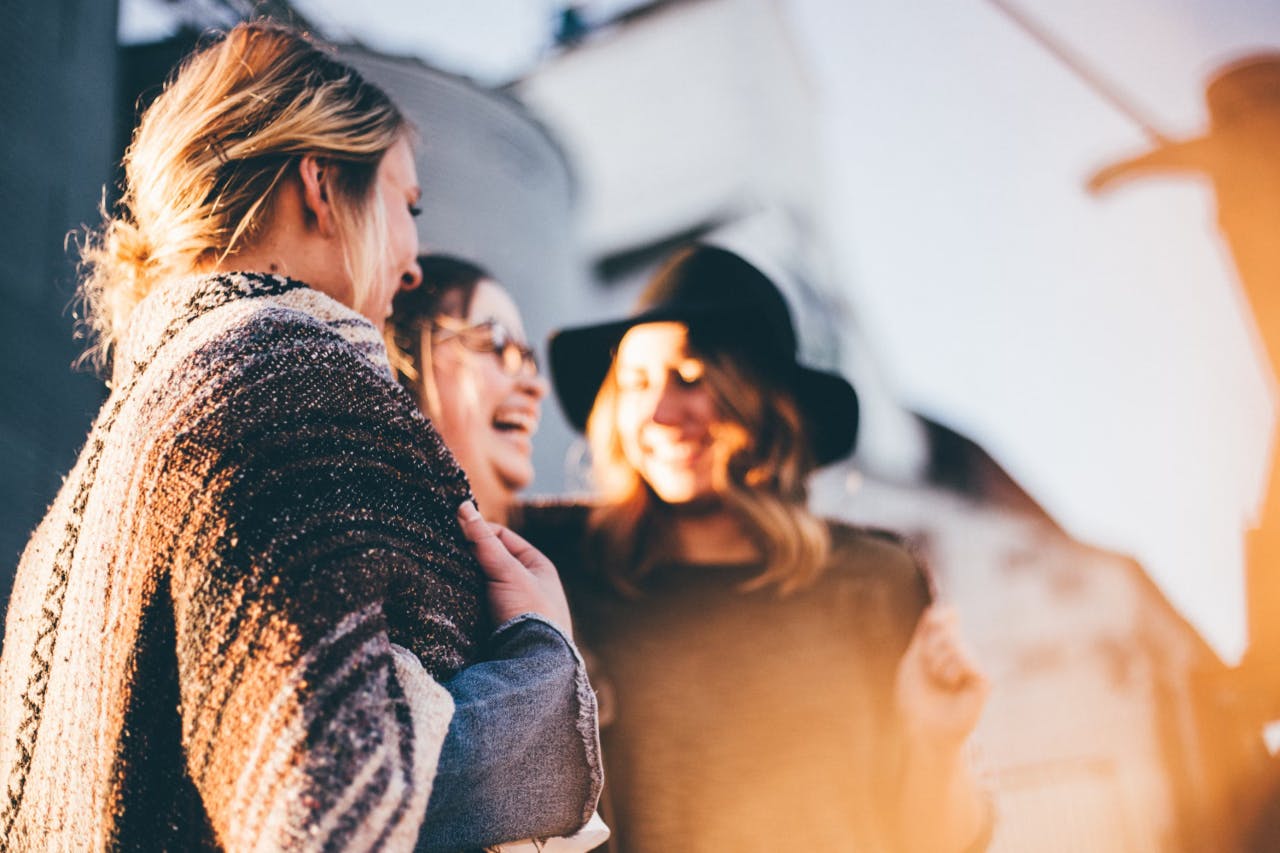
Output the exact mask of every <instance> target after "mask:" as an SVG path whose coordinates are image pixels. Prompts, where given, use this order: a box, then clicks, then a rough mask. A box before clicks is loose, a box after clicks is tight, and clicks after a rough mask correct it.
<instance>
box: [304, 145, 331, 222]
mask: <svg viewBox="0 0 1280 853" xmlns="http://www.w3.org/2000/svg"><path fill="white" fill-rule="evenodd" d="M332 170H333V163H332V161H330V160H326V159H324V158H321V157H317V156H316V155H314V154H304V155H303V156H302V159H301V160H300V161H299V162H298V176H299V177H300V178H301V179H302V202H303V206H304V207H305V209H306V212H307V222H308V224H310V223H311V222H314V223H315V226H316V228H317V229H318V230H319V231H320V234H321V235H322V236H324V237H332V236H334V234H335V233H336V229H335V228H334V221H333V205H332V203H331V201H330V199H331V196H330V193H329V181H330V180H331V174H332Z"/></svg>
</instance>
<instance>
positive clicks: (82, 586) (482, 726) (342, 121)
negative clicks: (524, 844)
mask: <svg viewBox="0 0 1280 853" xmlns="http://www.w3.org/2000/svg"><path fill="white" fill-rule="evenodd" d="M125 175H126V177H125V186H124V195H123V198H122V201H121V203H120V205H119V207H118V209H117V210H116V211H115V212H114V213H113V214H112V215H109V216H108V217H107V219H106V222H105V224H104V225H103V227H102V228H101V230H100V231H99V232H97V233H96V235H95V236H94V237H93V238H92V239H91V240H90V241H89V242H88V243H87V244H86V246H85V247H84V253H83V255H84V256H83V260H84V267H85V279H84V284H83V292H84V297H85V300H86V303H87V307H88V312H89V313H88V316H89V321H90V324H91V327H92V330H93V331H94V332H95V334H96V349H95V355H96V357H97V358H98V359H99V361H100V363H102V364H103V365H104V366H107V365H109V366H110V370H111V395H110V397H109V398H108V399H107V401H106V403H105V404H104V406H103V409H102V411H101V413H100V414H99V416H98V418H97V420H96V421H95V423H94V426H93V429H92V431H91V433H90V434H89V437H88V440H87V442H86V445H85V448H84V450H83V451H82V453H81V455H80V458H79V460H78V462H77V463H76V466H75V468H74V469H73V470H72V471H71V473H70V474H69V476H68V477H67V479H66V481H65V483H64V486H63V488H62V490H61V491H60V493H59V495H58V497H57V499H56V500H55V502H54V504H53V505H52V507H51V508H50V510H49V512H48V515H47V516H46V517H45V519H44V521H43V522H42V523H41V525H40V527H39V528H38V529H37V531H36V532H35V534H34V535H33V537H32V539H31V542H30V544H29V545H28V547H27V549H26V551H25V553H24V554H23V557H22V561H21V563H20V565H19V567H18V572H17V577H16V581H15V584H14V590H13V595H12V598H11V600H10V604H9V610H8V614H7V620H6V627H5V637H4V647H3V649H4V651H3V657H2V658H0V774H2V775H3V779H4V786H5V791H6V794H7V796H6V797H5V798H4V799H3V800H0V849H7V850H45V849H49V850H107V849H155V850H176V849H206V848H221V849H227V850H242V849H245V850H247V849H255V850H259V849H289V850H322V849H323V850H337V849H348V848H350V849H387V850H408V849H413V848H414V847H415V845H420V846H421V847H422V848H423V849H458V848H462V847H467V846H482V845H485V844H491V843H495V842H499V841H504V840H509V839H519V838H525V837H529V836H540V835H553V834H557V833H568V832H572V831H573V830H575V829H576V828H577V827H578V826H580V825H581V824H582V823H583V822H584V821H585V820H586V818H587V816H588V815H589V814H590V813H591V809H592V807H593V805H594V802H595V796H596V793H597V791H598V787H599V773H598V758H597V754H596V741H595V735H594V733H593V727H594V720H595V710H594V702H593V699H592V697H591V694H590V690H589V688H588V687H587V685H586V680H585V676H584V674H583V671H582V667H581V665H580V659H579V657H578V655H577V653H576V651H575V649H574V647H573V645H572V642H571V639H570V638H569V634H568V630H569V622H568V614H567V612H566V611H565V608H564V605H563V597H562V593H561V591H560V588H559V585H558V582H557V580H556V578H555V571H554V568H552V567H551V566H550V564H549V563H547V562H546V561H545V559H544V558H541V556H540V555H538V554H537V553H536V552H533V551H532V550H530V549H528V547H527V546H526V545H525V544H524V543H522V542H521V541H519V540H518V539H516V538H513V537H512V536H511V535H510V534H509V533H507V532H505V531H497V532H495V531H494V530H493V529H492V528H491V527H490V526H489V525H487V524H486V523H485V521H484V520H483V519H482V518H481V517H480V516H479V514H478V513H477V512H476V510H475V508H474V506H472V505H471V504H470V502H469V498H470V492H469V489H468V486H467V482H466V479H465V477H464V476H463V474H462V472H461V470H459V468H458V467H457V465H456V463H454V461H453V460H452V458H451V457H450V456H449V454H448V452H447V451H446V450H445V448H444V446H443V445H442V443H441V442H440V439H439V437H438V436H437V434H436V433H435V432H434V431H433V429H432V428H431V427H430V425H429V424H428V423H427V421H426V420H425V419H423V418H422V417H421V415H420V414H419V413H418V412H417V410H416V408H415V407H414V405H413V402H412V400H411V399H410V398H409V397H408V396H407V395H406V394H405V393H404V392H403V390H402V389H400V388H399V386H398V385H396V383H395V382H394V381H393V380H392V378H391V374H390V370H389V368H388V364H387V360H386V353H385V349H384V348H383V345H382V342H381V338H380V328H381V326H382V324H383V321H384V319H385V318H386V316H387V314H388V313H389V311H390V305H391V299H392V297H393V295H394V294H395V292H396V291H397V290H398V289H399V288H401V287H402V286H412V285H414V284H416V283H417V281H418V277H419V272H418V269H417V265H416V262H415V256H416V254H417V245H418V244H417V234H416V229H415V226H414V222H413V216H414V214H415V206H416V205H417V204H418V201H419V192H420V191H419V188H418V180H417V176H416V174H415V168H414V161H413V157H412V153H411V149H410V131H409V128H408V127H407V124H406V121H405V119H404V117H403V116H402V115H401V113H400V112H399V111H398V110H397V109H396V107H395V105H394V104H392V103H391V101H390V100H389V99H388V98H387V97H386V95H385V94H383V93H382V92H381V91H379V90H378V89H377V88H375V87H373V86H372V85H370V84H368V83H367V82H365V81H364V80H362V79H361V78H360V76H359V75H358V74H357V73H355V72H354V71H353V70H351V69H350V68H347V67H346V66H344V65H342V64H340V63H338V62H336V61H335V60H333V59H332V58H331V57H330V56H329V55H327V54H326V53H325V52H324V51H323V50H320V49H318V48H317V47H316V46H315V45H313V44H311V43H310V42H308V41H307V40H306V39H304V38H302V37H300V36H298V35H297V34H295V33H293V32H290V31H288V30H286V29H282V28H279V27H276V26H272V25H268V24H263V23H254V24H247V25H241V26H238V27H236V28H235V29H233V30H232V31H231V32H230V33H229V34H227V35H226V36H225V37H224V38H223V39H221V40H220V41H218V42H216V43H214V44H212V45H210V46H208V47H206V48H204V49H202V50H200V51H199V52H197V53H196V54H194V55H193V56H192V57H191V58H189V59H188V60H187V61H186V62H185V63H184V64H183V66H182V67H181V69H180V70H179V71H178V72H177V73H176V75H175V76H174V77H173V79H172V80H171V81H170V83H169V84H168V86H167V87H166V89H165V91H164V92H163V94H161V95H160V96H159V97H158V98H157V99H156V101H155V102H154V103H153V104H152V106H151V107H150V108H149V109H148V110H147V112H146V113H145V115H144V116H143V118H142V120H141V123H140V125H139V127H138V129H137V131H136V134H135V136H134V140H133V144H132V145H131V147H130V149H129V153H128V155H127V156H126V161H125ZM459 507H461V509H459ZM455 513H457V515H456V516H455ZM459 521H461V525H460V524H459ZM464 534H465V535H464ZM468 540H470V541H468ZM510 548H514V549H515V553H516V554H517V555H518V558H517V557H516V556H513V555H512V553H511V551H510ZM473 551H474V553H473ZM477 555H478V557H479V560H477ZM486 597H487V599H488V612H486V608H485V606H484V599H485V598H486ZM495 624H496V625H497V628H496V629H495V628H494V625H495ZM482 658H483V659H487V660H486V662H484V663H477V661H480V660H481V659H482ZM442 684H443V685H445V686H442ZM446 687H447V689H446ZM503 739H505V740H503ZM494 740H502V742H503V744H504V746H505V747H506V749H505V751H504V753H496V752H495V751H494V750H493V748H492V747H491V746H490V745H489V744H490V742H491V741H494ZM486 750H488V751H486ZM438 766H439V768H441V769H443V768H445V767H446V766H447V767H449V768H450V775H449V778H448V780H447V783H446V782H440V783H439V784H434V786H433V782H435V781H437V778H438V777H437V767H438ZM429 802H430V808H429V807H428V804H429Z"/></svg>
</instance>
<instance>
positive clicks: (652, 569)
mask: <svg viewBox="0 0 1280 853" xmlns="http://www.w3.org/2000/svg"><path fill="white" fill-rule="evenodd" d="M551 363H552V374H553V382H554V385H555V388H556V392H557V394H558V395H559V398H560V401H561V404H562V405H563V407H564V410H565V412H566V414H567V415H568V417H569V420H570V421H571V422H572V423H573V424H574V426H575V427H577V428H578V429H579V430H584V431H585V432H586V434H587V437H588V440H589V443H590V446H591V452H592V462H593V468H594V473H595V475H596V476H597V479H598V485H599V488H600V491H601V501H600V503H598V504H595V505H593V506H590V507H588V506H585V505H581V504H578V505H565V504H559V505H542V506H531V507H527V508H526V509H525V512H524V514H523V519H522V521H521V525H522V528H523V531H524V533H525V535H526V537H527V538H529V539H530V540H531V541H532V542H534V544H536V545H537V546H538V547H539V548H541V549H543V550H544V551H545V552H546V553H547V554H548V556H550V557H551V559H552V560H553V561H554V562H555V563H556V565H557V566H558V567H559V568H560V570H561V573H562V577H563V579H564V581H565V584H566V587H567V588H568V591H569V594H570V601H571V607H572V608H573V611H574V620H575V624H576V626H577V629H578V631H579V635H580V637H581V638H583V642H584V644H585V645H586V646H588V647H590V648H591V649H592V650H593V651H594V652H595V654H596V655H597V656H598V657H599V659H600V661H601V673H600V675H601V676H602V678H601V683H603V684H607V686H608V687H609V690H610V693H611V694H612V695H613V696H614V697H616V701H615V703H614V704H615V707H614V708H612V709H606V708H603V707H602V717H603V716H609V717H612V721H611V722H610V724H609V725H608V726H607V727H606V728H605V729H604V731H603V738H604V744H605V763H606V777H607V786H606V796H607V798H608V800H609V802H610V803H611V807H612V811H613V814H612V819H611V820H610V823H611V825H612V826H613V827H614V829H615V832H616V835H615V838H616V842H615V843H616V845H617V847H618V849H620V850H624V851H628V853H631V851H671V850H680V851H695V853H696V851H711V850H738V851H742V850H760V851H777V850H823V851H831V850H850V851H853V850H857V851H863V850H910V851H924V850H928V851H961V850H967V849H980V848H981V847H982V846H983V845H984V844H985V842H986V838H987V836H989V829H990V821H989V820H988V817H989V812H988V810H987V809H986V808H985V805H984V800H983V798H982V796H981V795H980V794H979V792H978V790H977V788H976V786H975V785H974V783H973V780H972V776H971V774H970V772H969V770H968V768H967V766H966V762H965V759H964V744H965V741H966V739H967V737H968V735H969V733H970V731H971V730H972V729H973V727H974V725H975V724H976V722H977V719H978V715H979V713H980V711H981V708H982V705H983V702H984V700H985V696H986V691H987V685H986V680H985V677H984V676H983V675H982V673H981V672H980V671H979V670H978V669H977V668H976V667H975V666H974V664H973V663H972V661H971V660H970V658H969V656H968V654H967V652H966V651H965V650H964V648H963V646H962V644H961V643H960V641H959V639H958V634H957V630H956V625H955V618H954V614H952V613H951V612H950V611H948V610H946V609H944V608H939V607H936V606H931V593H930V586H929V582H928V579H927V577H926V576H925V574H924V572H923V570H922V568H921V566H920V565H919V563H918V562H917V561H916V559H915V558H914V557H913V556H912V555H911V554H910V553H909V552H908V551H907V550H906V549H905V548H904V547H903V545H902V543H901V542H900V541H899V540H898V539H897V538H896V537H894V536H892V535H889V534H885V533H880V532H873V531H868V530H861V529H855V528H852V527H849V526H846V525H842V524H838V523H836V522H831V521H826V520H824V519H820V518H817V517H815V516H814V515H812V514H811V513H810V512H809V511H808V509H807V508H806V478H807V476H808V474H810V473H811V472H812V471H813V470H814V468H816V467H817V466H819V465H823V464H827V463H830V462H833V461H835V460H836V459H839V458H840V457H842V456H845V455H847V454H848V453H849V452H850V451H851V450H852V448H853V444H854V439H855V436H856V432H857V422H858V404H857V397H856V395H855V393H854V391H853V388H852V387H850V385H849V384H848V383H847V382H846V381H845V380H843V379H842V378H840V377H838V376H835V375H832V374H829V373H824V372H821V371H817V370H813V369H810V368H807V367H804V366H803V365H800V364H799V363H797V361H796V340H795V332H794V330H793V328H792V326H791V321H790V317H789V314H788V312H787V308H786V305H785V303H784V301H783V299H782V297H781V294H779V292H778V291H777V289H776V288H775V287H774V285H773V284H772V282H770V281H769V280H768V278H766V277H765V276H764V275H763V274H762V273H761V272H760V271H759V270H757V269H756V268H755V267H753V266H752V265H750V264H749V263H747V262H746V261H744V260H743V259H742V258H740V257H738V256H737V255H735V254H733V253H731V252H728V251H726V250H723V249H719V248H714V247H710V246H699V247H694V248H692V249H688V250H685V251H683V252H681V253H679V254H678V255H677V256H676V257H674V258H673V259H672V260H671V261H670V262H669V263H668V264H667V265H666V266H665V267H664V268H663V269H662V270H661V271H660V272H659V273H658V275H657V277H656V278H655V279H654V281H653V282H652V283H651V284H650V286H649V288H648V289H647V291H646V292H645V294H644V296H643V297H642V299H641V303H640V308H639V310H638V311H637V313H635V314H633V315H632V316H631V317H629V318H627V319H625V320H622V321H619V322H614V323H608V324H603V325H596V326H591V327H585V328H578V329H571V330H567V331H563V332H561V333H559V334H558V335H556V336H555V337H554V338H553V339H552V342H551ZM593 680H596V679H595V678H594V677H593ZM606 817H607V818H608V817H609V816H608V815H606Z"/></svg>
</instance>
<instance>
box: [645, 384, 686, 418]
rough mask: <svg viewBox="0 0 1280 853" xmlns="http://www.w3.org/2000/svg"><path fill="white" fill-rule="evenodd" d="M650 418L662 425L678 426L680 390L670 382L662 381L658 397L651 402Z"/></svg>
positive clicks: (680, 414) (680, 416)
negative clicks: (651, 412)
mask: <svg viewBox="0 0 1280 853" xmlns="http://www.w3.org/2000/svg"><path fill="white" fill-rule="evenodd" d="M652 420H653V422H654V423H655V424H661V425H662V426H679V425H680V423H681V420H682V401H681V396H680V392H679V391H678V390H677V389H675V388H673V387H672V384H671V383H670V382H666V383H663V386H662V390H661V391H659V392H658V399H657V400H655V401H654V404H653V415H652Z"/></svg>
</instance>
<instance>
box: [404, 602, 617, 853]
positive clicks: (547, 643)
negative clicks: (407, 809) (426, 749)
mask: <svg viewBox="0 0 1280 853" xmlns="http://www.w3.org/2000/svg"><path fill="white" fill-rule="evenodd" d="M488 652H489V659H488V660H486V661H484V662H483V663H478V664H473V665H472V666H469V667H467V668H466V669H464V670H462V671H461V672H460V673H458V674H457V675H456V676H454V678H453V679H452V680H450V681H449V682H446V683H445V685H444V686H445V688H446V689H447V690H448V691H449V693H450V694H451V695H452V696H453V701H454V706H455V707H454V714H453V719H452V720H451V721H450V723H449V733H448V735H447V736H446V737H445V742H444V746H443V748H442V750H441V753H440V763H439V766H438V768H437V770H436V778H435V781H434V784H433V786H432V791H431V800H430V802H429V803H428V805H427V814H426V819H425V820H424V821H423V825H422V831H421V833H420V834H419V838H418V845H417V849H418V850H419V851H423V852H424V853H444V851H456V850H464V849H473V848H479V847H486V846H490V845H493V844H498V843H501V842H504V841H515V840H519V839H524V838H545V837H550V836H554V835H570V834H572V833H573V832H575V831H577V830H578V829H579V828H580V827H581V826H582V825H583V824H585V823H586V822H587V820H588V819H589V818H590V816H591V812H592V810H593V809H594V808H595V806H596V801H597V800H598V799H599V796H600V788H601V786H602V784H603V782H604V774H603V770H602V764H601V760H600V736H599V731H598V728H597V719H596V701H595V693H594V691H592V689H591V685H590V683H589V682H588V681H587V671H586V666H585V665H584V664H583V662H582V656H581V655H580V654H579V653H578V649H577V647H575V646H574V644H573V642H572V641H571V640H570V639H569V638H568V637H566V636H565V635H564V633H563V632H561V631H560V629H559V628H557V627H556V626H555V625H553V624H552V623H551V622H549V621H547V620H546V619H544V618H543V617H541V616H539V615H537V614H534V613H526V614H523V615H520V616H517V617H515V618H514V619H510V620H508V621H506V622H504V623H502V624H501V625H500V626H498V628H497V629H496V630H495V631H494V632H493V634H492V635H491V636H490V638H489V649H488Z"/></svg>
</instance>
